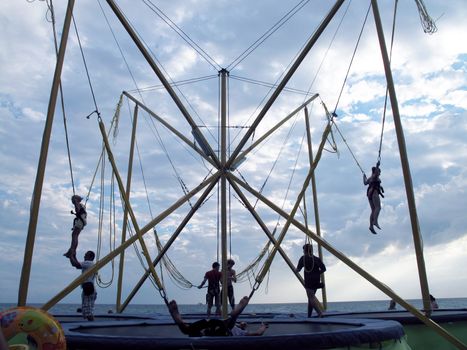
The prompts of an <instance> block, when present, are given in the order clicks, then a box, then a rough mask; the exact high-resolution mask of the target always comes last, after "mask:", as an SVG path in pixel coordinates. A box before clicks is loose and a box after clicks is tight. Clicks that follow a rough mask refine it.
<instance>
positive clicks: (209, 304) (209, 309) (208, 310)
mask: <svg viewBox="0 0 467 350" xmlns="http://www.w3.org/2000/svg"><path fill="white" fill-rule="evenodd" d="M213 299H214V296H213V295H212V294H211V293H210V292H209V291H208V293H207V294H206V301H207V304H208V309H207V315H208V318H209V317H211V309H212V301H213Z"/></svg>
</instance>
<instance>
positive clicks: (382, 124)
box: [377, 0, 399, 164]
mask: <svg viewBox="0 0 467 350" xmlns="http://www.w3.org/2000/svg"><path fill="white" fill-rule="evenodd" d="M398 1H399V0H395V1H394V16H393V19H392V33H391V47H390V50H389V64H391V61H392V49H393V46H394V33H395V30H396V15H397V4H398ZM388 94H389V87H388V86H387V85H386V96H385V98H384V109H383V118H382V122H381V137H380V139H379V149H378V159H377V163H378V164H380V163H381V149H382V146H383V135H384V125H385V122H386V108H387V104H388Z"/></svg>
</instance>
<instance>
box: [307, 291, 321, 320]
mask: <svg viewBox="0 0 467 350" xmlns="http://www.w3.org/2000/svg"><path fill="white" fill-rule="evenodd" d="M306 296H307V297H308V310H309V311H308V317H311V314H312V313H313V309H315V310H316V312H317V313H318V317H322V316H323V313H322V311H321V309H320V308H319V306H318V302H317V299H316V290H315V289H308V288H307V289H306ZM310 308H311V311H310Z"/></svg>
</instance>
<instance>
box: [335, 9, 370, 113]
mask: <svg viewBox="0 0 467 350" xmlns="http://www.w3.org/2000/svg"><path fill="white" fill-rule="evenodd" d="M370 9H371V3H370V6H368V10H367V11H366V15H365V20H364V21H363V25H362V29H361V30H360V34H359V35H358V39H357V43H356V44H355V48H354V50H353V54H352V58H351V60H350V64H349V68H348V69H347V73H346V75H345V79H344V82H343V83H342V88H341V91H340V93H339V97H338V98H337V102H336V106H335V107H334V112H333V115H336V110H337V106H338V105H339V101H340V99H341V96H342V92H343V91H344V87H345V83H346V82H347V78H348V76H349V73H350V68H351V67H352V63H353V60H354V58H355V54H356V53H357V48H358V44H359V43H360V39H361V37H362V34H363V29H364V28H365V24H366V20H367V19H368V14H369V13H370Z"/></svg>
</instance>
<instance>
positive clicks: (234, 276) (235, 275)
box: [232, 269, 237, 283]
mask: <svg viewBox="0 0 467 350" xmlns="http://www.w3.org/2000/svg"><path fill="white" fill-rule="evenodd" d="M232 282H235V283H237V274H236V273H235V270H234V269H232Z"/></svg>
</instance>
